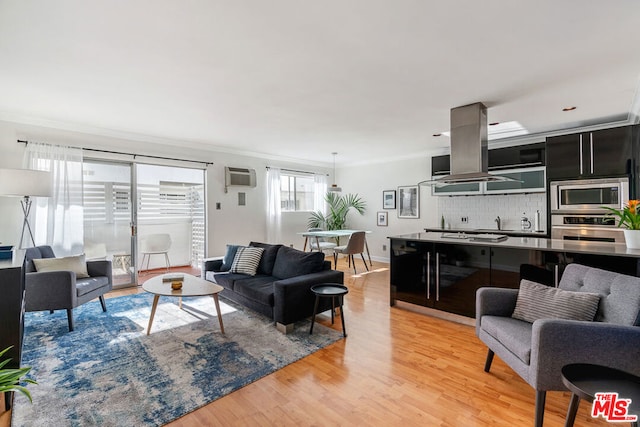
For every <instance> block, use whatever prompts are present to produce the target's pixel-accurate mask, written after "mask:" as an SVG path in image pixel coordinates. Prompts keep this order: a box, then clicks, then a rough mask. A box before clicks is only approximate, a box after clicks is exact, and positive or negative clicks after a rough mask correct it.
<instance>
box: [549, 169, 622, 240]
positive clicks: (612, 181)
mask: <svg viewBox="0 0 640 427" xmlns="http://www.w3.org/2000/svg"><path fill="white" fill-rule="evenodd" d="M549 198H550V200H549V201H550V203H549V205H550V213H551V238H552V239H563V240H577V241H592V242H615V243H624V235H623V233H622V230H621V229H620V228H618V223H617V218H616V217H614V216H611V215H607V214H608V213H609V211H608V210H607V209H605V208H604V207H605V206H606V207H610V208H615V209H621V208H623V207H624V206H626V205H627V204H628V203H629V178H628V177H619V178H602V179H585V180H567V181H552V182H551V183H550V185H549Z"/></svg>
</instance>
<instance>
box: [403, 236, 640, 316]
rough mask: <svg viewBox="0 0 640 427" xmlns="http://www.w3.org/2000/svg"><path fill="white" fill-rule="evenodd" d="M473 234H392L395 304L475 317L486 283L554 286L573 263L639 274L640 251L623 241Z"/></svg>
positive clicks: (492, 284) (514, 286) (517, 285)
mask: <svg viewBox="0 0 640 427" xmlns="http://www.w3.org/2000/svg"><path fill="white" fill-rule="evenodd" d="M471 236H473V235H472V234H467V233H457V232H451V231H449V230H445V231H441V232H434V231H430V232H424V233H413V234H405V235H400V236H393V237H390V240H391V245H390V246H391V260H390V261H391V262H390V268H391V275H390V282H391V283H390V297H391V298H390V302H391V305H392V306H393V305H396V302H398V301H400V302H403V303H409V304H412V305H415V306H418V307H427V308H430V309H436V310H439V311H442V312H447V313H453V314H456V315H460V316H465V317H467V318H474V317H475V293H476V290H477V289H478V288H481V287H483V286H493V287H503V288H514V289H517V288H518V287H519V285H520V279H521V278H527V279H530V280H534V281H537V282H540V283H545V284H547V285H549V286H555V285H556V284H557V283H558V281H559V280H560V277H561V276H562V272H563V270H564V266H566V265H567V264H570V263H572V262H576V263H580V264H584V265H589V266H592V267H598V268H602V269H605V270H612V271H616V272H619V273H624V274H629V275H636V276H637V275H640V274H639V271H638V259H639V258H640V250H637V249H627V247H626V246H625V245H624V244H614V243H596V242H576V241H565V240H557V239H547V238H544V237H536V236H535V235H533V234H532V235H531V236H505V237H501V239H503V240H500V241H491V240H472V239H471V238H470V237H471Z"/></svg>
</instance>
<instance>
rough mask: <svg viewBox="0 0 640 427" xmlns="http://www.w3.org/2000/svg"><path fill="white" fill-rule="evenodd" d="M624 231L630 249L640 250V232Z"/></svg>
mask: <svg viewBox="0 0 640 427" xmlns="http://www.w3.org/2000/svg"><path fill="white" fill-rule="evenodd" d="M622 231H624V241H625V242H626V244H627V247H628V248H629V249H640V230H627V229H625V230H622Z"/></svg>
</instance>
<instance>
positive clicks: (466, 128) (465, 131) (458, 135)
mask: <svg viewBox="0 0 640 427" xmlns="http://www.w3.org/2000/svg"><path fill="white" fill-rule="evenodd" d="M488 157H489V152H488V147H487V107H485V106H484V104H482V103H481V102H476V103H475V104H469V105H464V106H462V107H456V108H452V109H451V160H450V161H451V175H446V176H443V177H442V178H438V179H433V180H427V181H422V182H420V185H446V184H462V183H471V182H490V181H491V182H495V181H511V179H509V178H505V177H501V176H496V175H491V174H489V173H488V172H487V170H488Z"/></svg>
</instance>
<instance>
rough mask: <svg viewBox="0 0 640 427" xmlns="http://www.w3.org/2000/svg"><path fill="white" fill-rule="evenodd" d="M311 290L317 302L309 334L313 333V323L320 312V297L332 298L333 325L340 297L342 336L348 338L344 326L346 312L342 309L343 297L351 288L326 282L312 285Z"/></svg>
mask: <svg viewBox="0 0 640 427" xmlns="http://www.w3.org/2000/svg"><path fill="white" fill-rule="evenodd" d="M311 292H313V293H314V294H315V295H316V302H315V305H314V306H313V316H312V317H311V328H310V329H309V335H311V334H312V333H313V324H314V323H315V321H316V314H318V313H317V312H318V303H319V302H320V298H331V324H332V325H333V319H334V311H335V309H336V298H337V299H338V306H339V307H340V318H341V319H342V336H344V337H345V338H346V336H347V330H346V329H345V327H344V313H343V311H342V303H343V297H344V296H345V295H346V294H347V293H349V289H348V288H347V287H346V286H344V285H341V284H339V283H324V284H321V285H315V286H312V287H311Z"/></svg>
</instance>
